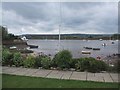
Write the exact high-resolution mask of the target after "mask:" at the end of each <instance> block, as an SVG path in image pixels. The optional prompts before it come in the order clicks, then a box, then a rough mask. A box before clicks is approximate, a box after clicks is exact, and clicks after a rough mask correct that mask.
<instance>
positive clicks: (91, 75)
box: [87, 73, 104, 82]
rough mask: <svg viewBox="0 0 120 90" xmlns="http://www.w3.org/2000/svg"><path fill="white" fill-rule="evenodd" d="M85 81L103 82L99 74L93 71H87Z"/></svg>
mask: <svg viewBox="0 0 120 90" xmlns="http://www.w3.org/2000/svg"><path fill="white" fill-rule="evenodd" d="M87 81H97V82H104V79H103V77H102V76H101V75H95V73H87Z"/></svg>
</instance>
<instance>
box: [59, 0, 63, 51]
mask: <svg viewBox="0 0 120 90" xmlns="http://www.w3.org/2000/svg"><path fill="white" fill-rule="evenodd" d="M59 8H60V17H59V51H60V46H61V45H60V30H61V18H62V15H61V1H60V7H59Z"/></svg>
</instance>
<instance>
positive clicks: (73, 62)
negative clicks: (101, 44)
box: [70, 58, 79, 68]
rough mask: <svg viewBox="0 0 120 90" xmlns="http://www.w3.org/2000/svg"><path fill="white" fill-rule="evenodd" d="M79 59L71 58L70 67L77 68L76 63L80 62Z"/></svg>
mask: <svg viewBox="0 0 120 90" xmlns="http://www.w3.org/2000/svg"><path fill="white" fill-rule="evenodd" d="M78 60H79V59H76V58H75V59H71V60H70V68H75V65H76V63H77V62H78Z"/></svg>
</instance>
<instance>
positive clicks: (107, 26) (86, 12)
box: [0, 2, 118, 35]
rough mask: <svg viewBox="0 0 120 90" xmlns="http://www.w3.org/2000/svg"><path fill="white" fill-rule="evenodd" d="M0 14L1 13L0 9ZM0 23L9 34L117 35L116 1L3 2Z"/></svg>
mask: <svg viewBox="0 0 120 90" xmlns="http://www.w3.org/2000/svg"><path fill="white" fill-rule="evenodd" d="M0 11H1V10H0ZM2 24H3V25H6V26H7V27H8V31H9V32H10V33H13V34H17V35H19V34H58V33H59V24H61V33H66V34H69V33H87V34H107V33H117V32H118V3H117V2H114V3H113V2H104V3H100V2H99V3H96V2H89V3H88V2H84V3H83V2H76V3H74V2H66V3H65V2H64V3H61V18H60V3H53V2H50V3H49V2H46V3H45V2H35V3H33V2H29V3H28V2H27V3H25V2H16V3H15V2H4V3H2Z"/></svg>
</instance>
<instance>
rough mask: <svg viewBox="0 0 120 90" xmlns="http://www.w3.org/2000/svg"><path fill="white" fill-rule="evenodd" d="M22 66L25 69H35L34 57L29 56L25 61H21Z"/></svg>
mask: <svg viewBox="0 0 120 90" xmlns="http://www.w3.org/2000/svg"><path fill="white" fill-rule="evenodd" d="M23 65H24V67H26V68H34V67H35V57H33V56H31V55H29V56H28V57H27V58H26V60H24V61H23Z"/></svg>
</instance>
